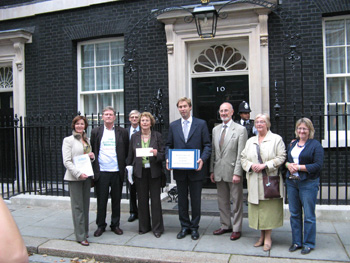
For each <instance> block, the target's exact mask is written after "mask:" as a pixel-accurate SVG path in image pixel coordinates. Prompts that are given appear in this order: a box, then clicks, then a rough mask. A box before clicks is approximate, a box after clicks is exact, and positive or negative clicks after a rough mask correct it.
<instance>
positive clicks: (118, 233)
mask: <svg viewBox="0 0 350 263" xmlns="http://www.w3.org/2000/svg"><path fill="white" fill-rule="evenodd" d="M112 232H114V233H116V234H117V235H122V234H123V230H121V229H120V228H119V227H113V228H112Z"/></svg>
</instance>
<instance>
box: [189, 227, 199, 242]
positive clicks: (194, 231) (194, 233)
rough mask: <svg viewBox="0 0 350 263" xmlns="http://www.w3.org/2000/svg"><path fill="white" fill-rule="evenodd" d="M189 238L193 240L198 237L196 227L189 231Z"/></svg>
mask: <svg viewBox="0 0 350 263" xmlns="http://www.w3.org/2000/svg"><path fill="white" fill-rule="evenodd" d="M191 238H192V239H193V240H197V239H198V238H199V233H198V230H197V229H196V230H192V232H191Z"/></svg>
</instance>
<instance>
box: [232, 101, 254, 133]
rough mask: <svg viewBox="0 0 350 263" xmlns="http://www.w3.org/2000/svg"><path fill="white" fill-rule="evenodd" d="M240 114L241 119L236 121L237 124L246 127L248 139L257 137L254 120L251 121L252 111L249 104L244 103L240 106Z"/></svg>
mask: <svg viewBox="0 0 350 263" xmlns="http://www.w3.org/2000/svg"><path fill="white" fill-rule="evenodd" d="M238 112H239V116H240V117H241V119H240V120H236V121H235V122H236V123H239V124H241V125H243V126H245V128H246V129H247V132H248V138H250V137H252V136H254V135H256V134H257V133H258V131H257V130H256V129H255V127H254V120H250V119H249V118H250V112H251V110H250V107H249V104H248V102H246V101H242V102H241V104H239V106H238Z"/></svg>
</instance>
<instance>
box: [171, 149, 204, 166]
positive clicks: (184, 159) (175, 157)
mask: <svg viewBox="0 0 350 263" xmlns="http://www.w3.org/2000/svg"><path fill="white" fill-rule="evenodd" d="M199 157H200V150H198V149H169V164H168V165H169V169H179V170H196V169H198V163H197V161H198V160H199Z"/></svg>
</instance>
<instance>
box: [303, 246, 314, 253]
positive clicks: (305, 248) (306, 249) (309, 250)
mask: <svg viewBox="0 0 350 263" xmlns="http://www.w3.org/2000/svg"><path fill="white" fill-rule="evenodd" d="M311 249H312V248H311V247H308V246H303V248H302V249H301V254H303V255H306V254H309V253H310V252H311Z"/></svg>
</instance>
